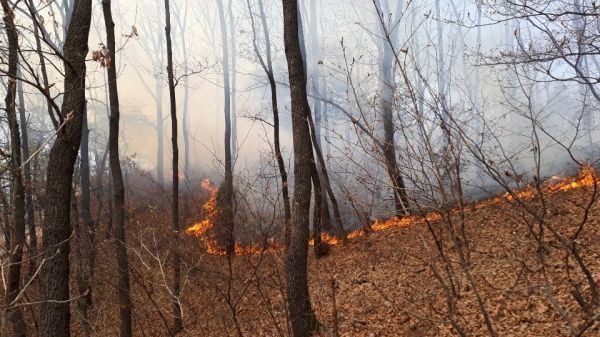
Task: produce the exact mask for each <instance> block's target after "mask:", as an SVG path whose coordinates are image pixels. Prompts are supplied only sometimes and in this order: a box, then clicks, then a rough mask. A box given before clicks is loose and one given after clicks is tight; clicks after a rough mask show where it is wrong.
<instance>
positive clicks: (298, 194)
mask: <svg viewBox="0 0 600 337" xmlns="http://www.w3.org/2000/svg"><path fill="white" fill-rule="evenodd" d="M282 1H283V20H284V45H285V54H286V59H287V64H288V73H289V82H290V95H291V99H292V104H291V108H292V130H293V145H294V202H293V213H292V222H291V226H290V233H289V236H290V237H289V244H288V246H287V249H286V254H285V262H284V263H285V274H286V285H287V301H288V312H289V316H290V317H289V318H290V323H291V333H292V336H293V337H306V336H311V335H312V334H313V333H314V332H315V331H316V330H317V328H318V325H319V323H318V321H317V318H316V316H315V313H314V311H313V309H312V305H311V302H310V296H309V291H308V280H307V253H308V246H307V241H308V232H309V231H308V226H309V222H308V219H309V210H310V199H311V196H310V194H311V171H310V170H311V168H310V163H311V161H312V162H314V157H313V152H312V142H311V139H310V129H309V125H308V117H309V115H310V114H311V112H310V106H309V105H308V99H307V94H306V74H305V69H304V63H303V58H302V51H301V47H300V41H299V36H298V35H299V30H298V28H299V27H298V21H299V20H298V1H297V0H282Z"/></svg>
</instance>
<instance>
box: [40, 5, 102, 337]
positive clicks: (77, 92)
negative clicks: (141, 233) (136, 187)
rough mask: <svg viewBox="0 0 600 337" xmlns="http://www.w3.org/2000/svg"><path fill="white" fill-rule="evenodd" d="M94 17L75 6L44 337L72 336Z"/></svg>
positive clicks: (50, 174)
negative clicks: (75, 213) (72, 272)
mask: <svg viewBox="0 0 600 337" xmlns="http://www.w3.org/2000/svg"><path fill="white" fill-rule="evenodd" d="M91 14H92V1H91V0H79V1H76V2H75V4H74V7H73V14H72V16H71V21H70V23H69V27H68V31H67V36H66V39H65V44H64V48H63V53H64V59H65V62H64V67H65V80H64V86H65V88H64V96H63V103H62V109H61V115H60V122H61V123H64V126H63V127H62V129H61V130H60V131H59V132H58V133H57V135H56V140H55V142H54V144H53V145H52V149H51V150H50V156H49V158H48V168H47V179H46V195H47V200H48V201H49V202H47V203H46V212H45V221H44V222H43V224H44V225H43V237H42V238H43V247H44V253H45V258H46V261H45V263H44V265H43V267H42V272H41V274H42V275H41V288H42V296H43V299H44V301H43V302H42V305H41V306H42V308H41V326H40V335H42V336H44V337H67V336H70V325H69V320H70V316H71V315H70V311H69V304H70V303H69V240H70V238H71V222H70V204H71V203H70V201H71V192H72V183H73V170H74V165H75V160H76V159H77V153H78V152H79V144H80V142H81V127H82V116H83V114H84V111H85V74H86V66H85V57H86V55H87V52H88V46H87V45H88V36H89V31H90V21H91Z"/></svg>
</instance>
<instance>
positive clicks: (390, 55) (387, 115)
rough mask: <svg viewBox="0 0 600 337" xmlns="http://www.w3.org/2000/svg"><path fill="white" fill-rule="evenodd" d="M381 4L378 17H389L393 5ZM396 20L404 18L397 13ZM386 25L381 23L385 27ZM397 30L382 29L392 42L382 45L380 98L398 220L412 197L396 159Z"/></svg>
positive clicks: (384, 151)
mask: <svg viewBox="0 0 600 337" xmlns="http://www.w3.org/2000/svg"><path fill="white" fill-rule="evenodd" d="M380 1H381V0H378V1H377V2H376V6H377V15H387V14H384V13H388V11H389V2H388V0H385V2H384V3H383V4H384V5H385V8H384V7H382V4H381V2H380ZM396 16H398V17H399V16H400V13H397V15H396ZM383 24H384V21H382V22H381V25H383ZM397 29H398V27H395V30H394V32H390V31H389V30H388V29H387V28H385V29H384V27H383V26H382V27H381V33H382V34H383V36H387V37H388V38H389V39H390V41H382V45H381V46H380V47H379V54H380V55H379V56H380V57H379V76H380V78H381V81H380V82H379V95H380V103H381V115H382V120H383V142H382V150H383V151H382V152H383V159H384V163H385V166H386V170H387V173H388V176H389V178H390V181H391V183H392V190H393V193H394V205H395V210H396V216H402V215H406V214H408V213H409V212H408V211H409V202H408V196H407V194H406V186H405V184H404V179H403V178H402V175H401V174H400V169H399V168H398V161H397V158H396V142H395V141H394V134H395V128H394V109H393V104H394V87H395V86H394V72H393V69H394V51H393V50H392V48H391V46H390V45H389V43H390V42H391V43H395V42H396V39H397Z"/></svg>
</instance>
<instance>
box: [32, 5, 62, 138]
mask: <svg viewBox="0 0 600 337" xmlns="http://www.w3.org/2000/svg"><path fill="white" fill-rule="evenodd" d="M28 7H29V10H30V14H31V17H32V18H34V19H33V20H37V19H35V18H36V13H35V12H33V9H34V8H35V6H34V4H33V0H29V1H28ZM33 34H34V36H35V49H36V53H37V54H38V58H39V61H40V71H41V73H42V84H43V85H44V89H45V92H44V96H45V97H46V107H47V109H48V117H50V120H52V123H53V125H54V128H55V129H56V128H58V121H57V119H56V116H55V115H54V109H53V105H52V104H53V102H52V98H51V96H50V82H49V81H48V71H47V69H46V57H45V56H44V52H43V50H42V41H41V38H40V32H39V28H38V25H37V23H35V22H34V23H33Z"/></svg>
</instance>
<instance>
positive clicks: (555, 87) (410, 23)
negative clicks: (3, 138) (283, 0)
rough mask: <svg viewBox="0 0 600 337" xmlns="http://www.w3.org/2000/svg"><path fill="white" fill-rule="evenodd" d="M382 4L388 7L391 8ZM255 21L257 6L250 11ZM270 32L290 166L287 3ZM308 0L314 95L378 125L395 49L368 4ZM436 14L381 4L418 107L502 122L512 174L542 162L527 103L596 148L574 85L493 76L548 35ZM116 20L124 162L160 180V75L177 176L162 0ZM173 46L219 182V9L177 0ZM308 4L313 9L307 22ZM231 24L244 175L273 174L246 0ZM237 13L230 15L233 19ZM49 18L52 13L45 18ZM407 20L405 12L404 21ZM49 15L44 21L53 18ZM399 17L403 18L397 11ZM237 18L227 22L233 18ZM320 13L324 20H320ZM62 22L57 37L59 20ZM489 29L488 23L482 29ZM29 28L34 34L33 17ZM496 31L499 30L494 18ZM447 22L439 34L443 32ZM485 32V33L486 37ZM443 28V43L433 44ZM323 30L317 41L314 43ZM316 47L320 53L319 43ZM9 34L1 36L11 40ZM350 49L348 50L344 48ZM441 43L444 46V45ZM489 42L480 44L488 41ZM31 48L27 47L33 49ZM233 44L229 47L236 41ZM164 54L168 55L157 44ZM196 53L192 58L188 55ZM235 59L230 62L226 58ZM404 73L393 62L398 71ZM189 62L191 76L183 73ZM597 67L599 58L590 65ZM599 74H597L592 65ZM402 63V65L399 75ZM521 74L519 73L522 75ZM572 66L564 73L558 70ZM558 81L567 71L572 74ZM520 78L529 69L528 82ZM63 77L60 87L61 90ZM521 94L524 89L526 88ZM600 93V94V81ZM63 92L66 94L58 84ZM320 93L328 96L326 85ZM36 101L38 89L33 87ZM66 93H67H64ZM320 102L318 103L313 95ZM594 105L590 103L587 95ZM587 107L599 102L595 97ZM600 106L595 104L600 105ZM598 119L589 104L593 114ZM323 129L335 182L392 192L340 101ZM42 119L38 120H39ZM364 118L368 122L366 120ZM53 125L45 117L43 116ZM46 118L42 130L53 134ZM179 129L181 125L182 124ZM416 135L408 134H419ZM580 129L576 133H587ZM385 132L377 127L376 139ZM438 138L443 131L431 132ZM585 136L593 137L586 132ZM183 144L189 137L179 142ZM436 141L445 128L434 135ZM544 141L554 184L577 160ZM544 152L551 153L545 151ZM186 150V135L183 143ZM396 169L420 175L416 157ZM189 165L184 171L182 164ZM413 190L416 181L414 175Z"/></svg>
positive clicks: (201, 164)
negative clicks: (386, 66)
mask: <svg viewBox="0 0 600 337" xmlns="http://www.w3.org/2000/svg"><path fill="white" fill-rule="evenodd" d="M382 2H383V3H386V2H385V1H382ZM250 3H251V6H252V10H253V12H254V15H255V19H256V20H259V19H258V18H257V15H258V14H257V13H258V11H257V8H256V1H254V0H251V1H250ZM264 3H265V7H266V8H265V9H266V14H267V21H268V28H269V30H270V31H269V33H270V36H271V46H272V54H273V63H274V72H275V77H276V79H277V81H278V82H279V83H280V85H279V92H278V95H279V98H280V115H281V119H282V135H281V139H282V147H283V151H284V157H285V158H286V162H289V157H290V153H291V151H290V150H291V148H290V147H291V135H290V114H289V97H288V90H287V87H286V85H285V83H287V72H286V70H287V69H286V63H285V54H284V51H283V47H282V46H283V41H282V29H283V27H282V15H281V4H280V3H279V2H278V1H271V0H267V1H264ZM300 3H301V6H302V8H301V15H302V22H303V24H304V38H305V41H306V49H307V59H306V62H307V65H308V82H309V92H312V93H313V94H314V93H315V92H314V90H313V87H314V86H315V83H319V85H320V86H321V88H322V89H321V94H319V95H317V96H324V95H325V96H326V97H325V99H327V100H330V101H333V102H334V103H335V104H337V105H339V106H340V107H342V108H343V109H345V110H346V112H348V113H350V114H352V115H353V117H355V118H357V119H360V120H361V121H363V124H366V125H367V127H368V128H373V130H375V127H376V126H377V122H378V120H379V116H378V115H379V107H378V105H377V98H378V97H379V96H380V95H382V93H381V88H380V87H379V82H380V77H379V75H378V74H379V69H378V63H379V58H380V56H379V55H380V51H381V50H382V48H383V49H385V48H389V46H387V45H386V44H385V43H384V39H383V38H382V37H383V36H382V31H381V23H380V18H379V17H378V16H377V12H376V9H375V6H374V4H373V2H372V1H371V0H351V1H337V0H336V1H334V0H322V1H319V0H303V1H300ZM439 3H440V6H439V7H440V13H439V18H438V17H437V15H438V14H437V12H436V6H435V5H436V1H433V0H431V1H429V0H426V1H422V0H419V1H412V2H411V1H389V6H390V7H392V8H384V9H383V12H384V15H383V18H382V19H381V20H382V21H384V22H385V24H386V25H387V26H388V28H389V29H390V31H392V32H394V33H397V37H398V42H396V45H395V46H394V47H395V49H396V51H397V52H398V54H399V55H400V56H401V60H399V61H400V62H401V63H402V64H403V68H404V69H406V72H407V74H406V75H407V76H408V78H409V79H410V80H411V81H413V82H414V83H417V84H416V85H415V86H416V87H417V88H419V90H420V92H422V97H421V98H422V101H421V102H420V103H421V104H422V105H424V106H425V110H427V107H432V106H433V105H435V104H436V99H435V97H434V95H433V93H435V92H437V91H440V88H441V87H443V88H445V90H444V92H445V95H446V96H445V98H446V99H447V104H448V108H449V110H450V111H451V112H452V114H453V115H454V116H455V118H457V119H460V120H463V121H465V123H466V125H467V128H470V129H472V130H473V134H475V135H476V134H477V132H478V131H477V130H481V128H482V125H483V124H484V123H483V120H482V119H481V118H480V117H481V116H484V117H485V120H486V123H489V124H487V127H491V125H493V126H494V130H495V132H496V133H497V135H498V136H499V137H500V138H499V139H500V143H501V144H503V146H505V147H506V149H505V150H507V151H508V153H507V154H506V156H508V157H510V158H512V159H514V161H515V163H516V165H517V171H519V172H522V173H523V174H525V175H528V174H529V175H530V174H531V172H529V170H530V169H531V167H533V158H532V156H531V155H530V153H529V152H531V151H530V150H529V149H530V148H531V144H530V138H531V134H532V129H531V125H530V122H528V121H527V119H526V118H523V117H522V116H519V113H516V112H515V111H517V110H519V109H520V108H522V107H523V105H530V106H531V107H532V109H533V110H534V113H535V114H536V116H537V117H539V119H540V120H542V121H543V125H544V126H545V127H546V128H548V130H550V131H551V132H552V134H553V135H555V136H556V137H558V138H561V137H563V138H564V139H569V138H573V137H574V138H575V141H574V145H573V148H574V149H575V150H577V151H579V149H582V148H584V149H587V150H590V151H591V149H592V147H591V146H590V145H593V144H595V140H596V139H597V136H598V131H597V128H596V124H595V123H597V120H594V118H593V113H590V116H592V117H589V116H588V117H586V118H584V119H582V120H581V121H582V122H581V125H583V129H585V130H592V131H591V132H589V133H588V132H582V134H581V135H577V136H575V135H574V132H575V128H574V125H575V124H576V123H577V121H578V116H579V115H580V110H581V109H582V108H581V107H582V91H581V87H582V86H581V85H575V84H574V83H573V82H560V81H559V82H556V81H553V82H548V84H544V78H543V76H542V75H540V73H539V71H537V70H538V69H534V67H533V66H532V67H531V68H527V67H521V66H519V67H513V68H514V69H511V66H510V65H500V66H494V67H491V66H489V65H484V64H485V63H494V60H495V59H494V57H499V56H502V55H508V54H510V53H512V52H514V51H515V50H516V49H517V48H518V47H517V46H518V45H519V44H521V45H522V46H531V45H532V44H533V43H535V42H536V41H537V40H538V39H539V36H537V35H536V34H537V33H536V31H535V30H534V29H531V27H529V26H527V25H525V24H522V23H519V22H517V20H504V18H503V17H502V15H500V14H499V13H494V12H491V11H489V10H488V8H487V7H486V6H484V7H483V13H482V15H481V18H480V19H478V16H477V6H476V4H475V2H474V1H469V0H440V1H439ZM115 6H116V7H115V8H113V13H114V16H115V22H116V32H117V45H118V46H119V47H118V48H119V50H118V56H117V62H116V64H117V67H118V70H119V71H118V74H119V93H120V102H121V111H122V118H123V127H122V156H134V155H135V160H136V162H137V163H138V164H139V165H141V166H142V167H143V168H145V169H147V170H149V171H150V172H153V173H155V167H156V161H157V150H156V148H157V140H156V109H157V107H156V104H157V103H156V100H155V97H156V94H157V92H156V83H157V81H156V79H157V78H158V79H159V81H158V84H159V87H160V89H161V90H162V95H163V99H162V113H163V119H164V125H163V128H164V142H165V146H164V153H163V158H158V159H162V160H164V165H165V166H164V167H165V172H168V170H169V167H170V162H169V158H170V150H169V139H170V134H169V129H170V125H169V118H168V108H169V105H168V92H167V86H166V76H165V72H166V71H165V68H166V58H165V56H164V54H165V53H166V52H165V48H164V42H163V41H164V36H163V35H164V7H163V3H162V2H161V1H122V2H116V3H115ZM172 6H173V10H172V16H173V18H172V22H173V31H172V34H173V43H174V59H175V72H176V77H177V78H178V79H179V83H178V87H177V99H178V105H177V108H178V112H179V116H178V117H179V121H180V122H181V121H182V114H183V109H184V95H185V93H184V91H185V86H186V85H187V87H188V89H189V103H188V106H189V108H188V111H189V135H190V137H189V139H190V140H189V141H190V158H189V161H190V166H191V170H190V172H187V175H188V176H190V177H194V178H197V177H203V176H211V177H212V178H213V179H216V180H218V179H220V178H219V177H220V176H221V174H222V165H221V162H222V160H223V133H224V118H223V88H222V81H223V80H222V69H223V67H222V64H223V63H222V59H221V47H222V46H221V35H220V32H221V28H220V26H219V18H218V10H217V3H216V1H214V0H205V1H183V0H176V1H172ZM311 6H315V7H316V12H315V13H311V8H312V7H311ZM224 8H225V16H226V21H227V22H228V23H231V22H233V27H232V26H231V25H230V26H228V27H227V31H228V34H229V38H230V39H231V38H232V37H233V38H234V39H235V50H234V51H232V50H231V45H230V51H229V53H230V55H232V54H233V55H235V58H236V69H235V75H234V76H235V78H236V89H237V90H236V92H235V100H236V105H235V109H236V110H235V114H236V116H237V144H238V147H239V151H237V154H238V157H239V159H238V160H237V162H236V167H235V169H236V172H238V173H239V172H244V170H245V169H249V170H250V171H251V170H254V169H255V168H256V167H261V166H264V165H265V164H267V163H270V164H271V165H272V160H273V159H272V155H271V145H270V144H271V134H272V131H271V127H270V125H269V123H270V121H271V117H270V116H271V111H270V97H269V92H268V86H267V82H266V78H265V75H264V72H263V70H262V68H261V67H260V64H259V63H258V62H257V58H256V56H255V54H254V51H253V47H252V28H251V26H250V19H249V14H248V3H247V1H246V0H236V1H234V2H233V3H232V4H231V7H230V6H229V3H228V2H227V1H224ZM230 8H231V10H230ZM50 11H52V12H53V13H54V15H53V16H51V15H50ZM399 11H400V12H399ZM40 13H42V16H43V17H44V20H45V26H46V29H47V30H48V31H50V35H51V37H52V39H53V40H55V41H57V39H56V38H57V37H62V32H61V31H60V26H61V19H60V15H59V13H58V9H57V5H56V4H51V5H49V6H48V7H47V8H46V9H43V10H42V11H41V12H40ZM44 13H45V14H44ZM399 13H400V14H399ZM231 14H232V15H231ZM311 14H316V20H314V19H313V16H314V15H311ZM93 15H94V18H93V22H92V33H91V36H90V40H89V41H90V42H89V43H90V45H89V47H90V50H96V49H99V48H100V43H103V42H104V36H105V34H104V29H103V27H104V24H103V22H102V11H101V7H100V4H99V3H98V2H97V3H96V4H95V7H94V13H93ZM53 18H54V20H55V21H56V25H55V26H54V28H51V27H53V25H52V23H51V22H52V20H53ZM478 20H480V22H478ZM20 21H22V22H25V23H23V25H24V26H26V27H29V26H30V23H26V20H25V19H24V18H20ZM498 21H499V22H498ZM440 23H441V26H438V24H440ZM478 23H480V24H481V27H480V28H479V29H478V27H477V26H478ZM256 28H257V30H258V33H259V38H258V42H259V45H260V46H261V47H260V48H261V51H262V48H263V47H262V43H263V41H262V38H261V36H262V35H261V34H262V30H261V29H262V28H261V27H260V24H258V23H257V24H256ZM440 28H441V31H442V35H441V39H440V35H439V34H438V32H439V29H440ZM315 34H316V35H315ZM314 37H316V41H318V44H319V45H318V46H316V45H315V44H314V41H315V40H314ZM2 38H4V37H2ZM342 41H343V42H342ZM440 41H442V43H441V45H440V44H439V42H440ZM478 41H481V44H480V45H479V42H478ZM32 43H33V42H32V41H25V42H23V44H24V45H27V44H29V45H31V44H32ZM230 43H231V42H230ZM161 46H162V47H161ZM185 56H187V59H186V57H185ZM230 62H231V60H230ZM392 64H395V62H392ZM186 65H187V68H186ZM590 67H591V69H592V71H593V69H596V70H598V69H597V62H596V63H595V64H592V65H590ZM594 67H596V68H594ZM395 68H396V66H394V69H395ZM517 68H518V69H517ZM515 69H516V70H517V71H520V72H521V73H520V74H521V77H520V78H519V81H523V80H525V79H526V78H527V77H529V78H530V79H531V80H538V81H539V82H540V83H538V84H536V85H532V86H531V87H530V89H531V91H530V92H529V94H531V96H532V97H533V98H532V100H531V101H528V100H527V99H526V97H527V94H528V93H526V92H523V91H522V89H521V88H517V78H516V76H515V75H514V71H513V70H515ZM561 69H563V70H561ZM558 71H559V72H560V71H563V72H564V74H565V75H568V74H569V70H568V69H567V68H560V66H559V67H558ZM523 72H525V73H523ZM88 74H89V76H90V77H89V79H88V84H89V86H90V89H89V98H90V105H89V111H90V126H91V129H92V140H93V143H95V147H96V148H97V149H99V150H98V151H99V152H100V153H102V152H103V151H104V149H103V147H104V145H103V144H105V141H106V138H107V122H106V116H107V112H106V106H105V103H104V102H106V97H105V91H104V83H105V76H104V69H103V68H101V66H100V64H99V63H97V62H92V61H90V62H89V63H88ZM52 79H54V80H52ZM59 79H60V76H59V75H58V72H57V71H53V73H52V74H51V81H50V82H54V81H59ZM395 83H396V86H397V91H398V92H400V93H401V94H402V92H403V90H406V88H405V86H404V81H403V79H402V78H401V76H400V74H399V72H398V70H397V69H395ZM520 83H521V84H522V82H520ZM596 87H597V85H596ZM56 88H59V89H61V90H62V84H60V85H59V83H57V84H56ZM323 88H324V89H323ZM27 90H28V91H32V90H31V89H27ZM32 92H33V93H32V94H31V95H29V96H28V99H29V100H31V101H32V102H35V103H36V104H37V106H40V107H41V108H40V110H42V111H37V112H36V111H32V112H31V113H32V115H33V116H34V117H32V119H33V120H39V119H40V117H39V116H40V115H39V114H43V113H44V112H43V106H44V104H43V102H42V97H41V96H40V95H36V94H34V92H35V91H32ZM57 92H58V91H57ZM310 101H311V104H314V100H313V99H310ZM588 101H590V99H589V98H588ZM591 101H592V103H594V102H593V100H591ZM407 102H408V99H407V98H406V97H402V95H397V97H396V98H395V102H394V103H395V107H396V109H395V111H396V112H395V113H396V117H395V118H396V119H397V122H398V123H397V124H398V125H402V127H400V126H398V131H400V129H403V130H404V131H405V135H410V134H414V132H416V131H415V129H414V128H413V124H411V123H413V122H414V120H413V119H412V118H413V117H414V116H412V117H411V116H410V114H409V113H407V112H405V110H407V108H406V105H407V104H408V103H407ZM594 104H595V106H597V101H595V103H594ZM591 109H592V111H594V108H593V107H592V108H591ZM326 111H327V116H328V121H327V124H325V122H323V123H322V125H321V127H322V130H323V131H322V135H323V147H324V152H325V153H326V154H327V155H328V157H329V159H330V161H329V163H330V165H331V167H330V170H331V171H332V172H333V179H334V181H338V182H354V181H355V180H357V178H356V177H363V179H366V180H372V181H373V182H374V183H373V184H375V185H376V184H377V183H375V182H379V183H381V184H384V185H385V184H387V183H386V182H385V181H386V177H385V171H384V170H383V168H382V167H381V165H380V164H378V163H377V162H376V161H375V157H376V156H375V155H373V154H372V153H371V151H369V145H365V140H366V139H368V138H367V137H366V136H364V134H361V133H359V132H357V130H358V129H357V128H356V127H355V125H354V124H353V123H352V122H351V120H350V118H349V117H348V116H347V115H346V114H344V113H342V112H341V111H340V110H339V109H338V108H337V107H334V106H332V105H331V104H329V105H326ZM36 114H37V117H35V115H36ZM361 114H363V115H361ZM44 118H46V117H44ZM436 123H437V122H435V121H434V120H433V119H430V120H429V122H427V125H428V127H429V128H430V129H431V130H435V129H436V127H437V126H438V125H437V124H436ZM49 125H50V124H49V122H48V121H46V122H45V125H42V126H41V127H40V128H41V129H42V130H47V131H49ZM180 127H181V126H180ZM411 128H413V129H411ZM580 131H581V130H580ZM373 133H374V134H376V135H378V134H379V132H378V131H374V132H373ZM433 134H434V135H435V134H436V131H433ZM584 134H585V135H584ZM180 135H182V132H180ZM437 136H438V137H439V132H438V134H437ZM396 137H397V142H398V145H399V147H400V148H403V147H407V148H409V147H410V146H411V142H412V140H411V138H410V137H409V138H403V136H401V134H400V132H397V133H396ZM547 143H548V137H542V145H544V149H543V155H542V158H541V160H542V162H543V163H544V165H542V166H543V167H544V169H545V170H546V171H547V172H543V173H544V175H551V174H554V173H556V172H559V171H560V170H561V169H563V166H564V162H566V161H567V160H568V156H567V155H566V153H565V151H564V149H561V148H560V147H558V146H554V145H552V146H549V145H548V146H546V145H547ZM548 144H549V143H548ZM180 147H181V148H182V147H183V138H181V139H180ZM399 153H400V154H399V156H400V157H401V161H402V160H405V161H406V163H405V164H406V165H407V166H408V167H411V165H412V164H411V163H410V161H411V159H410V158H408V159H407V158H403V155H402V150H399ZM181 165H183V161H182V162H181ZM466 176H467V184H481V183H484V181H483V180H481V179H479V178H478V176H479V174H478V171H477V169H475V168H469V169H468V173H467V174H466ZM417 180H418V179H417Z"/></svg>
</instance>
